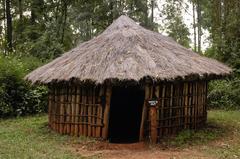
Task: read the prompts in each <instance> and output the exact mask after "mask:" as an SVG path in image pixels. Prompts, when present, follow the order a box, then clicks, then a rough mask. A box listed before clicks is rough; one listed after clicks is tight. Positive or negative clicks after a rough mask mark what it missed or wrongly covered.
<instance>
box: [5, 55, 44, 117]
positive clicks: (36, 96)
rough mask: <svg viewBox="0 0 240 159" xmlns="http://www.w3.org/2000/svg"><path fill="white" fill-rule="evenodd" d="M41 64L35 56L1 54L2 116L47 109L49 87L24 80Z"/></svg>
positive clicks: (32, 112)
mask: <svg viewBox="0 0 240 159" xmlns="http://www.w3.org/2000/svg"><path fill="white" fill-rule="evenodd" d="M40 64H41V62H39V60H38V59H37V58H33V57H11V56H10V57H3V56H0V117H6V116H17V115H26V114H34V113H39V112H44V111H46V96H47V88H45V87H44V86H31V85H30V84H29V83H27V82H26V81H24V80H23V78H24V76H25V75H26V74H27V73H28V72H29V71H31V70H32V69H34V68H35V67H37V66H39V65H40Z"/></svg>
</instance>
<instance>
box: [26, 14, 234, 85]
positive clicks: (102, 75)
mask: <svg viewBox="0 0 240 159" xmlns="http://www.w3.org/2000/svg"><path fill="white" fill-rule="evenodd" d="M230 73H231V69H230V68H229V67H227V66H225V65H224V64H222V63H220V62H218V61H216V60H213V59H209V58H206V57H203V56H201V55H199V54H197V53H194V52H193V51H191V50H189V49H187V48H184V47H183V46H181V45H179V44H177V43H176V42H175V41H173V40H172V39H171V38H168V37H166V36H163V35H161V34H159V33H156V32H153V31H149V30H147V29H144V28H143V27H141V26H139V25H138V24H136V23H135V22H134V21H133V20H132V19H130V18H129V17H127V16H121V17H119V18H118V19H117V20H115V21H114V22H113V24H111V25H110V26H109V27H108V28H107V29H106V30H105V31H104V32H103V33H102V34H100V35H99V36H97V37H95V38H93V39H92V40H89V41H87V42H84V43H82V44H80V45H79V46H77V47H76V48H74V49H72V50H70V51H69V52H66V53H65V54H63V55H62V56H61V57H58V58H57V59H55V60H53V61H52V62H50V63H48V64H46V65H44V66H42V67H40V68H38V69H36V70H34V71H33V72H31V73H30V74H28V75H27V76H26V79H27V80H29V81H32V82H33V83H45V84H46V83H51V82H60V81H69V80H72V79H77V80H79V81H89V80H90V81H93V82H96V83H103V82H104V81H105V80H109V79H118V80H134V81H139V80H141V79H143V78H144V77H150V78H152V79H154V80H174V79H180V78H181V79H191V78H193V77H194V78H196V77H197V78H208V79H209V78H218V77H222V76H225V75H228V74H230Z"/></svg>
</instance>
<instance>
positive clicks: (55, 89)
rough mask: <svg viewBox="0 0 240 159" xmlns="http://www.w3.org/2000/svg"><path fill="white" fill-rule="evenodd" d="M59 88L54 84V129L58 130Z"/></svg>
mask: <svg viewBox="0 0 240 159" xmlns="http://www.w3.org/2000/svg"><path fill="white" fill-rule="evenodd" d="M57 94H58V92H57V88H56V87H55V86H54V119H53V120H54V128H53V130H55V131H57V116H56V115H57V107H58V103H57V102H58V98H57Z"/></svg>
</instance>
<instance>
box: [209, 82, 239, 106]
mask: <svg viewBox="0 0 240 159" xmlns="http://www.w3.org/2000/svg"><path fill="white" fill-rule="evenodd" d="M239 83H240V79H239V78H238V77H235V78H233V79H232V80H221V81H213V82H210V84H209V93H208V106H209V107H210V108H218V109H226V110H230V109H239V108H240V105H239V103H240V85H239Z"/></svg>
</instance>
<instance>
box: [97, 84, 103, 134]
mask: <svg viewBox="0 0 240 159" xmlns="http://www.w3.org/2000/svg"><path fill="white" fill-rule="evenodd" d="M99 89H100V90H99V94H98V103H101V97H102V95H103V94H104V88H103V86H100V88H99ZM102 108H103V105H100V106H98V107H97V117H98V118H97V125H98V126H97V128H96V137H101V132H102V126H100V125H102V124H103V123H102V118H103V116H102Z"/></svg>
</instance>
